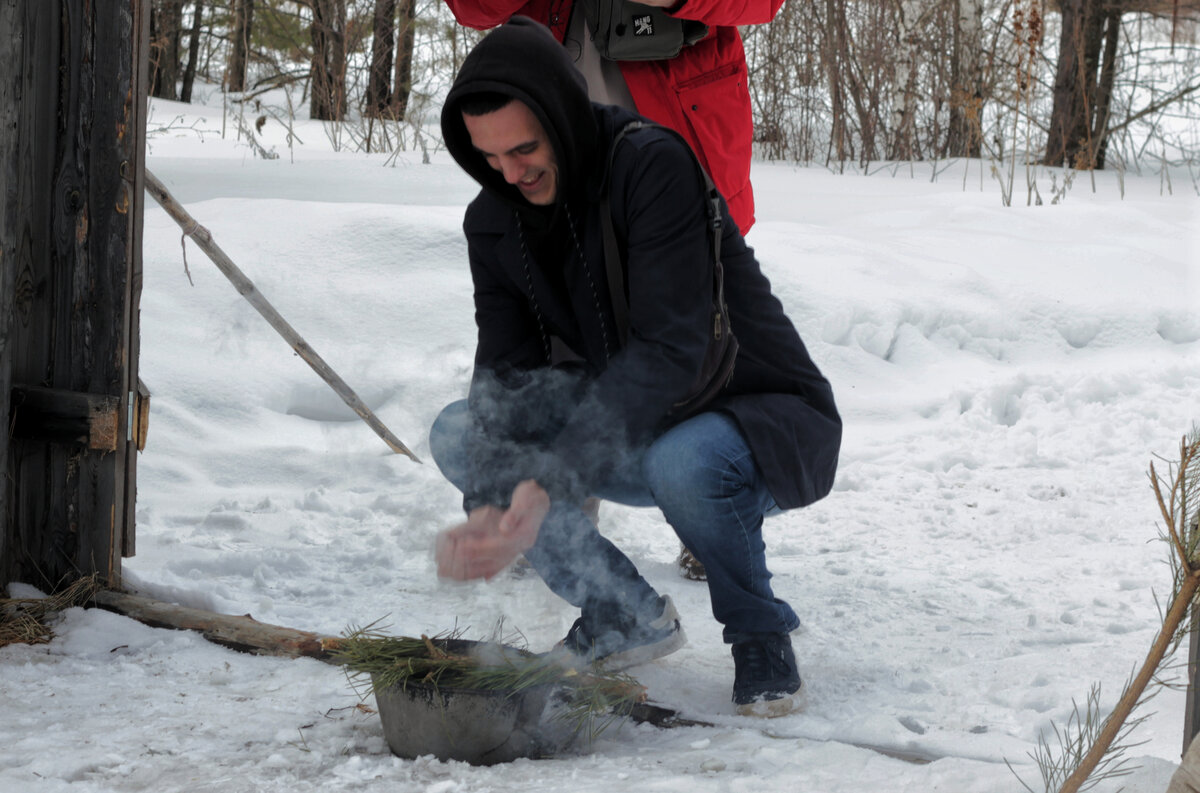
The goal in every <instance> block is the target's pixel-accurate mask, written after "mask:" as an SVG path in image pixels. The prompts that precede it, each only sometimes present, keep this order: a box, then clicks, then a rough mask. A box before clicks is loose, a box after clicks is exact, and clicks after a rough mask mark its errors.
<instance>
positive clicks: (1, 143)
mask: <svg viewBox="0 0 1200 793" xmlns="http://www.w3.org/2000/svg"><path fill="white" fill-rule="evenodd" d="M19 5H20V4H19V3H11V2H0V30H3V31H16V30H18V27H17V19H18V17H19V15H20V12H19V10H18V6H19ZM23 52H24V38H23V37H22V36H18V35H12V34H11V33H6V34H4V35H0V184H2V185H15V184H16V183H17V182H16V174H17V170H18V168H19V163H18V161H17V155H18V144H17V135H16V130H17V116H18V114H19V111H20V107H21V101H20V100H21V86H20V76H21V68H20V64H21V60H22V54H23ZM20 207H21V205H20V201H19V196H18V194H17V191H16V190H12V189H3V190H0V395H2V394H7V393H8V392H9V388H10V387H11V385H12V349H11V345H10V343H9V341H10V338H11V333H12V330H11V328H12V322H13V309H14V303H15V299H14V292H15V285H16V276H17V270H16V251H17V240H18V224H17V219H18V218H19V216H20V215H19V213H20ZM7 426H8V400H6V399H0V427H7ZM7 483H8V433H5V432H0V589H3V587H4V586H5V585H6V584H7V582H8V581H11V580H12V579H13V573H14V572H15V571H16V563H15V560H14V559H13V554H12V553H11V550H10V549H11V547H12V538H11V536H10V530H9V527H10V523H11V521H10V520H9V497H8V489H9V488H8V484H7Z"/></svg>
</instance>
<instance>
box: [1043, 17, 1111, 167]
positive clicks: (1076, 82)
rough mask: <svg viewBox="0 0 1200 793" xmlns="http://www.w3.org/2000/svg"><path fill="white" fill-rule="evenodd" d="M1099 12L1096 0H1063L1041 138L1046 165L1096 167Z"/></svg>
mask: <svg viewBox="0 0 1200 793" xmlns="http://www.w3.org/2000/svg"><path fill="white" fill-rule="evenodd" d="M1104 17H1105V14H1104V11H1103V10H1102V8H1101V0H1062V35H1061V37H1060V40H1059V51H1058V68H1057V71H1056V72H1055V78H1054V106H1053V109H1052V110H1051V112H1050V135H1049V138H1048V140H1047V141H1046V156H1045V162H1046V164H1047V165H1064V164H1065V165H1068V166H1072V167H1076V168H1085V169H1086V168H1092V167H1094V166H1095V158H1094V148H1093V142H1092V125H1093V119H1094V118H1095V112H1096V73H1097V69H1098V65H1099V64H1098V61H1099V56H1100V47H1101V42H1102V38H1103V30H1104Z"/></svg>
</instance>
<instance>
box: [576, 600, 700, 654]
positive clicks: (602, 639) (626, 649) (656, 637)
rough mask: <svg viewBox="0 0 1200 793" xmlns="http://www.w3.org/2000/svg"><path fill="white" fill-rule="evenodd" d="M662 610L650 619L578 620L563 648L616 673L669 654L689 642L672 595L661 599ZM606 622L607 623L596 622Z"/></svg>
mask: <svg viewBox="0 0 1200 793" xmlns="http://www.w3.org/2000/svg"><path fill="white" fill-rule="evenodd" d="M659 603H660V604H661V606H662V611H661V612H660V613H659V615H658V616H657V617H656V618H654V619H653V620H651V621H649V622H642V623H639V622H633V621H632V620H630V619H629V618H625V619H621V618H620V617H618V616H616V615H613V617H614V618H613V619H612V620H608V619H602V620H592V621H590V622H589V621H588V620H585V619H584V618H583V617H580V618H579V619H577V620H575V624H574V625H572V626H571V630H570V631H568V632H567V637H566V638H565V639H563V641H562V647H563V648H564V649H566V650H567V651H568V652H570V653H571V654H572V655H574V656H575V657H577V658H578V659H580V660H581V661H584V662H585V663H591V664H599V665H601V666H603V667H604V668H605V669H606V670H608V671H612V672H616V671H620V670H622V669H627V668H629V667H631V666H637V665H638V664H644V663H647V662H649V661H653V660H654V659H656V658H662V657H663V656H666V655H670V654H671V653H673V652H675V651H676V650H678V649H679V648H680V647H683V645H684V644H686V643H687V637H686V636H685V635H684V633H683V627H682V626H681V625H680V624H679V612H678V611H676V610H675V604H674V603H672V602H671V598H669V597H667V596H665V595H664V596H662V597H660V598H659ZM596 622H603V623H604V624H599V625H598V624H596Z"/></svg>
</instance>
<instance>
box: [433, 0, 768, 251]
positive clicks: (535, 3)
mask: <svg viewBox="0 0 1200 793" xmlns="http://www.w3.org/2000/svg"><path fill="white" fill-rule="evenodd" d="M446 3H447V5H449V6H450V10H451V11H453V12H454V16H455V17H456V18H457V19H458V21H459V22H460V23H461V24H463V25H466V26H467V27H471V28H476V29H478V30H488V29H490V28H494V27H495V26H497V25H500V24H503V23H504V22H507V21H508V20H509V18H511V17H512V16H514V15H516V14H521V15H523V16H527V17H531V18H533V19H536V20H537V21H539V22H541V23H543V24H545V25H548V26H549V27H550V30H551V31H553V33H554V35H555V36H556V37H557V38H558V40H559V41H560V42H561V41H562V40H563V38H564V37H565V36H566V34H567V23H568V22H569V20H570V18H571V9H572V7H573V6H574V0H446ZM782 5H783V0H684V2H683V3H682V4H681V5H680V6H679V7H678V8H677V9H676V10H675V11H674V15H675V16H678V17H680V18H683V19H694V20H697V21H700V22H703V23H705V24H706V25H708V26H709V28H710V30H709V33H708V36H706V37H705V38H704V39H703V40H702V41H700V42H698V43H696V44H695V45H693V46H691V47H685V48H684V49H683V51H682V52H680V53H679V55H678V56H676V57H674V58H671V59H669V60H662V61H622V62H621V74H622V75H624V77H625V82H626V84H627V85H628V86H629V93H630V95H631V96H632V97H633V102H634V105H635V106H636V107H637V110H638V112H639V113H641V114H642V115H644V116H647V117H649V118H651V119H653V120H654V121H657V122H659V123H660V124H665V125H667V126H669V127H672V128H674V129H676V130H678V131H679V132H681V133H682V134H683V136H684V137H685V138H687V139H688V142H689V143H691V144H692V148H693V149H695V150H696V153H697V154H698V155H699V156H700V161H701V162H702V163H704V167H705V168H706V169H707V170H708V172H709V174H711V175H712V178H713V181H714V182H715V183H716V185H717V188H718V189H719V190H720V191H721V194H722V195H723V196H725V201H726V202H727V203H728V204H729V211H730V214H731V215H732V216H733V219H734V221H735V222H736V223H737V225H738V229H740V230H741V232H742V233H743V234H745V233H746V232H747V231H749V230H750V227H751V226H752V225H754V192H753V190H752V189H751V187H750V155H751V144H752V142H753V138H754V127H753V119H752V116H751V109H750V89H749V87H748V86H747V75H746V53H745V50H743V49H742V39H741V36H739V35H738V32H737V27H735V26H737V25H754V24H761V23H765V22H770V21H771V19H772V18H773V17H774V16H775V14H776V12H777V11H779V8H780V6H782Z"/></svg>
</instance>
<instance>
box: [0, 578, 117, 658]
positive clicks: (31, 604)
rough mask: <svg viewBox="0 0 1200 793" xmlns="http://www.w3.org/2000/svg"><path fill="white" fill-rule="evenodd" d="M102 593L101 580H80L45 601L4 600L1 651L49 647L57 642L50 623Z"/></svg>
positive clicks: (0, 617)
mask: <svg viewBox="0 0 1200 793" xmlns="http://www.w3.org/2000/svg"><path fill="white" fill-rule="evenodd" d="M98 589H100V582H99V579H98V577H97V576H95V575H91V576H86V577H84V578H80V579H78V580H76V581H75V582H74V583H73V584H71V585H70V586H68V587H67V588H66V589H64V590H62V591H61V592H59V593H57V594H54V595H51V596H49V597H45V598H0V647H7V646H8V645H10V644H45V643H46V642H48V641H50V640H51V639H52V638H54V632H53V631H52V630H51V629H50V626H49V619H50V617H51V616H53V615H54V614H57V613H58V612H60V611H62V610H64V609H68V608H71V607H72V606H79V605H82V604H84V603H86V602H88V601H89V600H91V599H92V596H93V595H94V594H95V593H96V591H97V590H98Z"/></svg>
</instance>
